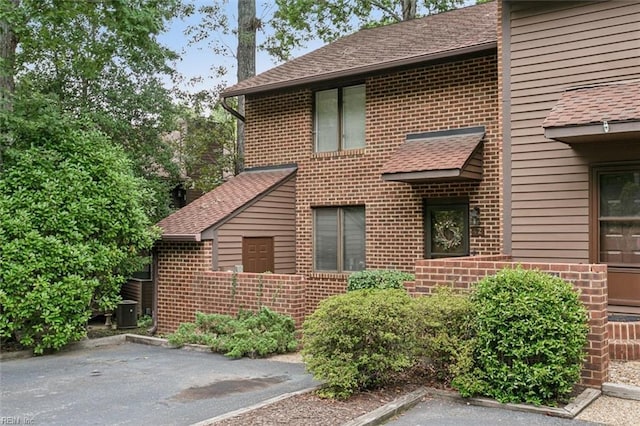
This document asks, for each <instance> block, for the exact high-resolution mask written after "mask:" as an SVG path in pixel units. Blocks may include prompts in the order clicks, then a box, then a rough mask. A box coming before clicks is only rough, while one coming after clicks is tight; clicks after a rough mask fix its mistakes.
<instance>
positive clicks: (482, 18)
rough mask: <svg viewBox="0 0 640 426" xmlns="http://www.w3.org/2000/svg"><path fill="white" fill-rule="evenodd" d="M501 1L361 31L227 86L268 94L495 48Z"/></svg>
mask: <svg viewBox="0 0 640 426" xmlns="http://www.w3.org/2000/svg"><path fill="white" fill-rule="evenodd" d="M496 11H497V7H496V2H491V3H485V4H480V5H477V6H470V7H465V8H462V9H456V10H452V11H449V12H445V13H439V14H436V15H431V16H427V17H425V18H420V19H414V20H411V21H405V22H400V23H397V24H393V25H387V26H383V27H378V28H371V29H365V30H361V31H358V32H356V33H354V34H351V35H349V36H346V37H343V38H341V39H339V40H337V41H335V42H333V43H330V44H328V45H326V46H324V47H322V48H320V49H317V50H314V51H313V52H310V53H308V54H306V55H304V56H301V57H299V58H296V59H293V60H291V61H289V62H286V63H284V64H282V65H280V66H277V67H275V68H272V69H270V70H268V71H265V72H263V73H261V74H258V75H257V76H255V77H252V78H249V79H247V80H244V81H241V82H240V83H238V84H236V85H235V86H232V87H229V88H227V89H226V90H225V91H224V92H223V96H225V97H228V96H237V95H244V94H250V93H259V92H266V91H270V90H276V89H282V88H285V87H293V86H300V85H304V84H309V83H315V82H320V81H327V80H332V79H337V78H343V77H348V76H356V75H361V74H366V73H369V72H373V71H379V70H384V69H390V68H395V67H399V66H404V65H410V64H415V63H420V62H426V61H430V60H436V59H441V58H445V57H449V56H455V55H459V54H463V53H470V52H475V51H481V50H486V49H491V48H495V46H496V40H497V35H496V25H497V15H496Z"/></svg>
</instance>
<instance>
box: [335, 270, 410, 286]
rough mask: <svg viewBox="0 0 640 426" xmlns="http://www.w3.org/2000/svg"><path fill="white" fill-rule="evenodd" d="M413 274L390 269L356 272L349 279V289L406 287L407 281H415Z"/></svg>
mask: <svg viewBox="0 0 640 426" xmlns="http://www.w3.org/2000/svg"><path fill="white" fill-rule="evenodd" d="M414 279H415V277H414V275H413V274H409V273H407V272H402V271H395V270H390V269H380V270H368V271H359V272H354V273H353V274H351V275H349V278H348V280H347V291H354V290H362V289H367V288H368V289H374V288H377V289H384V288H404V282H405V281H413V280H414Z"/></svg>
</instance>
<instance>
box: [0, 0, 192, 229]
mask: <svg viewBox="0 0 640 426" xmlns="http://www.w3.org/2000/svg"><path fill="white" fill-rule="evenodd" d="M179 3H180V1H179V0H156V1H153V2H149V1H143V0H121V1H104V2H102V1H42V0H20V1H2V2H0V21H3V22H6V23H7V24H8V26H9V30H10V32H13V33H15V35H16V39H15V40H16V42H17V43H16V48H15V49H8V50H7V51H4V50H3V51H2V55H3V56H4V57H0V74H3V75H7V76H9V77H10V78H9V79H8V81H13V80H14V79H15V94H16V95H17V96H26V97H28V96H31V95H32V94H34V93H37V94H42V95H45V96H51V97H50V102H51V104H52V105H57V106H58V108H59V109H60V110H62V111H64V112H66V113H69V114H70V115H72V116H74V117H82V118H83V120H84V126H85V127H86V128H95V129H98V130H99V131H100V132H102V133H104V134H106V135H107V136H108V137H109V139H110V143H112V144H114V145H117V146H120V147H121V148H123V149H124V151H125V152H126V153H127V155H128V157H129V159H130V160H131V161H132V168H133V170H134V173H135V174H136V175H137V176H140V177H143V178H144V180H145V183H146V184H145V189H146V190H147V191H148V194H147V196H146V197H145V199H144V203H145V209H146V211H147V213H148V214H149V215H150V217H151V219H152V221H153V222H156V221H157V220H159V219H161V218H163V217H165V216H166V215H168V214H169V213H170V206H169V201H170V198H169V192H170V189H171V188H172V187H173V186H175V185H176V183H177V182H178V180H179V174H178V173H179V170H178V168H177V166H176V165H175V164H173V158H174V154H173V150H172V147H171V146H170V145H169V144H168V143H167V141H166V140H165V139H163V135H164V134H165V133H166V132H168V131H169V130H172V128H173V126H174V118H175V108H174V106H173V99H172V95H171V93H170V92H169V90H168V89H167V88H165V87H164V82H165V81H166V80H168V79H169V78H170V77H171V76H172V74H173V72H174V71H173V70H172V69H171V68H170V67H169V66H168V65H167V64H170V63H171V62H172V61H174V60H176V59H177V55H176V54H175V53H174V52H172V51H170V50H168V49H167V48H165V47H164V46H162V45H161V44H160V43H159V42H158V40H157V36H158V35H160V34H161V33H162V32H163V31H164V30H165V29H166V28H165V24H166V23H167V21H168V20H169V19H171V18H172V17H173V16H174V14H175V13H176V12H177V7H178V5H179ZM3 83H4V81H3V80H2V79H0V86H6V84H3ZM3 89H7V92H12V91H13V90H12V89H11V87H0V92H2V91H3ZM3 139H4V138H2V139H0V144H2V145H3V146H1V147H0V149H2V150H4V149H5V148H8V145H11V144H12V142H11V141H9V143H7V141H6V140H3ZM1 154H2V153H1V152H0V155H1Z"/></svg>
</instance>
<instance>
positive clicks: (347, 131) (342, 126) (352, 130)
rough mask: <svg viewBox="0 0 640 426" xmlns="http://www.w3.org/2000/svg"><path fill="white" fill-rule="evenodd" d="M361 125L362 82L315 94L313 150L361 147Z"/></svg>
mask: <svg viewBox="0 0 640 426" xmlns="http://www.w3.org/2000/svg"><path fill="white" fill-rule="evenodd" d="M364 127H365V86H364V84H360V85H357V86H347V87H339V88H335V89H329V90H321V91H318V92H316V93H315V146H314V151H315V152H333V151H344V150H349V149H357V148H363V147H364V146H365V141H364Z"/></svg>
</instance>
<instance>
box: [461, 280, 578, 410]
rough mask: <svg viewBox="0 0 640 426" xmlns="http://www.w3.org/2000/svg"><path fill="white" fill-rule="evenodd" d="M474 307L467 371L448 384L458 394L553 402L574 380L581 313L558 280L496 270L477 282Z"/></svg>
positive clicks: (568, 288) (566, 286)
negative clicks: (471, 346) (471, 342)
mask: <svg viewBox="0 0 640 426" xmlns="http://www.w3.org/2000/svg"><path fill="white" fill-rule="evenodd" d="M472 303H473V305H474V311H475V314H474V322H473V324H474V333H475V337H474V350H473V359H474V365H473V368H472V369H471V370H470V371H469V372H468V373H466V374H463V375H461V376H459V377H456V378H455V379H454V381H453V385H454V387H456V388H457V389H458V390H459V391H460V393H461V394H462V395H463V396H473V395H485V396H489V397H493V398H495V399H497V400H498V401H501V402H526V403H531V404H536V405H538V404H553V403H554V401H557V400H558V399H560V398H562V397H563V396H565V395H567V394H568V393H570V392H571V390H572V388H573V386H574V384H575V383H577V382H578V380H579V378H580V370H581V367H582V362H583V360H584V356H585V353H584V348H585V345H586V343H587V332H588V322H587V312H586V309H585V307H584V306H583V305H582V303H581V302H580V299H579V297H578V293H577V292H575V291H574V290H573V288H572V287H571V285H570V284H569V283H567V282H565V281H563V280H562V279H560V278H558V277H554V276H551V275H548V274H545V273H542V272H539V271H531V270H524V269H522V268H517V269H504V270H502V271H500V272H498V273H497V274H496V275H495V276H489V277H486V278H485V279H483V280H481V281H480V282H479V283H478V285H477V288H476V290H475V292H474V293H473V294H472Z"/></svg>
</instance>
